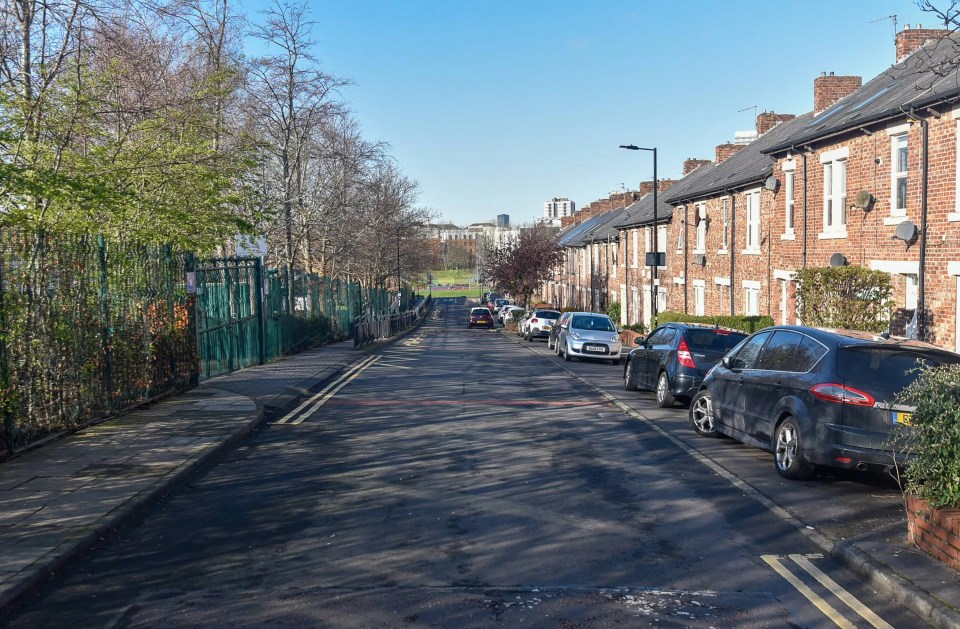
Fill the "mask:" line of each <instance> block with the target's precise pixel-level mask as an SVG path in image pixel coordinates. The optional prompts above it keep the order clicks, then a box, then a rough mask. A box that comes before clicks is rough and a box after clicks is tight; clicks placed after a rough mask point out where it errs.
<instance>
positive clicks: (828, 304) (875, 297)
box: [795, 266, 894, 332]
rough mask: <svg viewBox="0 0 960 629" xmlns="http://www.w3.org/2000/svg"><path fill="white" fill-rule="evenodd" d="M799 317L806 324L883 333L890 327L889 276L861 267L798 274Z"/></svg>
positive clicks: (890, 292)
mask: <svg viewBox="0 0 960 629" xmlns="http://www.w3.org/2000/svg"><path fill="white" fill-rule="evenodd" d="M795 279H796V281H797V286H798V288H797V316H799V317H800V319H801V320H802V321H803V322H804V323H805V324H806V325H812V326H819V327H830V328H848V329H851V330H865V331H867V332H882V331H884V330H886V329H887V328H888V327H889V325H890V311H891V309H892V308H893V306H894V302H893V301H892V299H891V295H892V294H893V284H892V283H891V280H890V274H889V273H887V272H885V271H872V270H870V269H866V268H863V267H861V266H837V267H819V268H807V269H802V270H800V271H797V274H796V276H795Z"/></svg>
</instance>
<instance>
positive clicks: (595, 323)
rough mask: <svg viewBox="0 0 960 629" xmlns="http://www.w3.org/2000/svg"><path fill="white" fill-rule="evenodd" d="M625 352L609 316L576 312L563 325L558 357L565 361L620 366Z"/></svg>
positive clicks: (558, 338) (558, 342)
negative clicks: (597, 361) (590, 360)
mask: <svg viewBox="0 0 960 629" xmlns="http://www.w3.org/2000/svg"><path fill="white" fill-rule="evenodd" d="M622 349H623V345H622V343H621V342H620V333H619V332H617V326H616V325H615V324H614V323H613V319H611V318H610V317H609V316H607V315H605V314H598V313H596V312H574V313H571V314H570V317H569V318H567V319H564V320H563V322H562V323H561V324H560V334H559V335H558V336H557V354H559V355H560V356H563V359H564V360H570V359H572V358H600V359H602V360H609V361H610V362H611V363H613V364H614V365H616V364H618V363H619V362H620V351H621V350H622Z"/></svg>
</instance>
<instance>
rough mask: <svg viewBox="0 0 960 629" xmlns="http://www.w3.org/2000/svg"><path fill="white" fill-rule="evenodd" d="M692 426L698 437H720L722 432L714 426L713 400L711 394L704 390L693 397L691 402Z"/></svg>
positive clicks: (689, 414)
mask: <svg viewBox="0 0 960 629" xmlns="http://www.w3.org/2000/svg"><path fill="white" fill-rule="evenodd" d="M688 416H689V417H690V425H691V426H693V429H694V430H695V431H697V434H698V435H703V436H704V437H719V436H720V431H719V430H717V429H716V427H715V426H714V424H713V398H712V397H710V392H709V391H707V390H706V389H704V390H703V391H700V392H699V393H697V394H696V395H695V396H694V397H693V401H692V402H690V411H689V413H688Z"/></svg>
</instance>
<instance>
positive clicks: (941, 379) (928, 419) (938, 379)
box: [893, 365, 960, 508]
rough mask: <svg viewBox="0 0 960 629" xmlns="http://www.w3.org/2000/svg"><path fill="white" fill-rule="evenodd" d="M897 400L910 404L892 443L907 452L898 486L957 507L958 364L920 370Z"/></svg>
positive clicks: (932, 501)
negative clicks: (904, 425) (904, 426)
mask: <svg viewBox="0 0 960 629" xmlns="http://www.w3.org/2000/svg"><path fill="white" fill-rule="evenodd" d="M918 369H920V375H919V377H918V378H917V380H916V381H915V382H914V383H913V384H911V385H910V386H909V387H907V388H906V389H905V390H904V391H903V393H901V395H900V397H899V399H898V402H900V403H904V404H910V405H916V410H915V411H914V412H913V417H912V419H911V422H912V429H908V430H902V431H896V432H895V433H894V438H893V444H894V446H895V447H897V448H900V449H901V450H903V451H904V453H905V454H907V456H908V458H909V460H910V465H909V466H908V467H907V469H906V471H905V472H904V473H903V479H904V480H905V484H904V489H905V491H906V492H907V493H909V494H912V495H915V496H917V497H919V498H922V499H924V500H926V501H927V502H929V503H930V504H931V505H933V506H934V507H937V508H943V507H946V508H955V507H957V506H960V365H949V366H943V367H927V368H921V367H918Z"/></svg>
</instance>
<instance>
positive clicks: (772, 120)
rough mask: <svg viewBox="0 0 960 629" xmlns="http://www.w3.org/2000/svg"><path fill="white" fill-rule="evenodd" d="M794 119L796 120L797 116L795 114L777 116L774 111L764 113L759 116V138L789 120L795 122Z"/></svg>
mask: <svg viewBox="0 0 960 629" xmlns="http://www.w3.org/2000/svg"><path fill="white" fill-rule="evenodd" d="M794 118H796V116H795V115H793V114H775V113H773V112H772V111H765V112H763V113H762V114H760V115H759V116H757V137H760V136H761V135H763V134H764V133H766V132H767V131H769V130H770V129H772V128H774V127H775V126H777V125H778V124H782V123H784V122H786V121H787V120H793V119H794Z"/></svg>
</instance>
